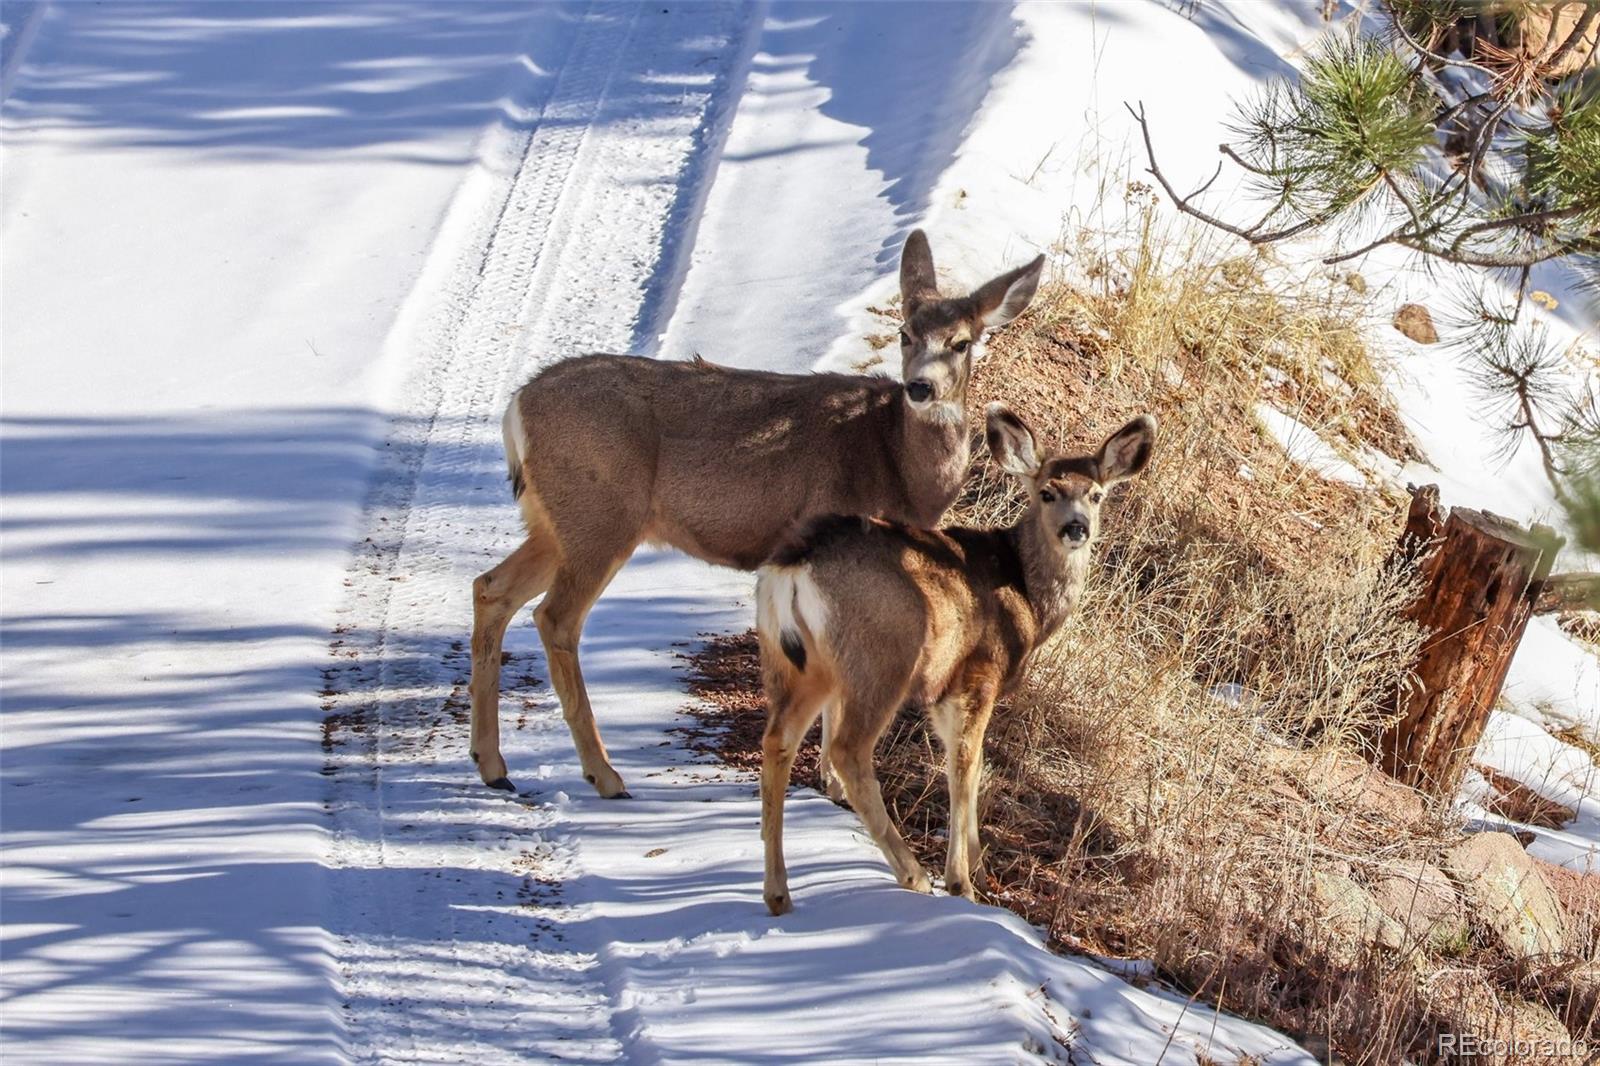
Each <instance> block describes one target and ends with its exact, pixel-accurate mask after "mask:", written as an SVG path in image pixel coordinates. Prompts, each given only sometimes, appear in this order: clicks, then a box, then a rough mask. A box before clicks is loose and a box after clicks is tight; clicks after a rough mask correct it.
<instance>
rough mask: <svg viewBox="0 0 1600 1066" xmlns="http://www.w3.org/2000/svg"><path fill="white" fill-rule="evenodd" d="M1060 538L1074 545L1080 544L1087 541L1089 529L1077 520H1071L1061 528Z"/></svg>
mask: <svg viewBox="0 0 1600 1066" xmlns="http://www.w3.org/2000/svg"><path fill="white" fill-rule="evenodd" d="M1061 536H1062V537H1063V538H1064V539H1066V540H1070V541H1072V543H1074V544H1082V543H1083V542H1084V541H1086V540H1088V539H1089V527H1088V526H1086V525H1084V524H1083V523H1082V522H1079V521H1078V520H1077V519H1073V520H1072V521H1071V522H1068V523H1067V524H1066V525H1064V526H1062V527H1061Z"/></svg>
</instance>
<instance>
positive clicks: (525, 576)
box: [469, 536, 557, 792]
mask: <svg viewBox="0 0 1600 1066" xmlns="http://www.w3.org/2000/svg"><path fill="white" fill-rule="evenodd" d="M556 558H557V555H556V552H555V550H554V545H553V544H551V543H550V542H549V540H548V538H546V537H543V536H529V537H528V539H527V540H525V541H523V542H522V544H521V545H520V546H519V547H518V548H517V550H516V551H514V552H512V553H511V554H510V555H508V556H506V558H505V560H504V561H503V562H502V563H501V564H500V565H499V566H496V567H495V568H494V569H493V570H489V571H487V572H485V573H482V574H479V575H478V577H477V579H476V580H474V581H473V582H472V684H471V686H470V691H471V694H472V742H471V748H470V749H469V750H470V751H471V754H472V761H473V762H474V763H476V764H477V765H478V773H479V775H480V776H482V778H483V782H484V784H486V785H488V786H489V787H490V788H500V789H505V790H506V791H507V792H511V791H515V789H514V786H513V785H512V784H511V781H510V779H509V778H508V777H507V776H506V761H505V759H504V757H502V756H501V754H500V645H501V642H502V641H503V640H504V639H505V633H506V626H507V625H508V624H509V623H510V621H511V619H512V618H513V617H515V616H516V613H517V612H518V611H520V610H522V607H523V605H524V604H525V603H527V602H528V601H529V600H531V599H533V598H534V597H535V596H537V595H539V594H540V593H541V592H543V591H544V590H545V589H546V588H547V587H549V584H550V578H551V577H552V576H553V575H554V573H555V568H556Z"/></svg>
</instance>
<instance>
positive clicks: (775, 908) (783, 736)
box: [761, 684, 826, 917]
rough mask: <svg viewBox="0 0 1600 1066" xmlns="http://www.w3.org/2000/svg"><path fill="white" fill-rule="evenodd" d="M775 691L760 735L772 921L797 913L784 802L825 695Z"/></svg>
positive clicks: (773, 688)
mask: <svg viewBox="0 0 1600 1066" xmlns="http://www.w3.org/2000/svg"><path fill="white" fill-rule="evenodd" d="M768 688H769V690H770V691H771V692H772V697H771V704H770V706H771V709H770V710H769V711H768V714H767V729H766V732H765V733H764V734H763V735H762V737H761V839H762V840H763V841H764V842H765V844H766V872H765V884H764V885H763V886H762V896H763V898H765V899H766V901H767V910H769V911H771V912H772V914H773V917H777V916H778V915H780V914H787V913H788V912H789V911H791V910H793V909H794V897H792V896H791V895H790V894H789V870H788V868H787V867H786V866H785V865H784V862H783V802H784V797H785V795H786V793H787V792H788V789H789V776H790V774H791V773H793V771H794V759H795V755H796V754H797V753H798V752H799V750H800V741H801V740H802V739H803V738H804V737H805V735H806V733H807V732H808V731H809V730H810V729H811V723H812V722H814V721H816V718H817V712H818V711H820V710H821V709H822V706H823V701H824V698H825V696H826V693H824V692H820V691H818V690H817V686H812V687H811V690H810V691H806V690H803V689H802V690H800V691H795V690H792V689H789V688H788V686H787V685H771V684H769V686H768Z"/></svg>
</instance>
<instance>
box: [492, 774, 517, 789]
mask: <svg viewBox="0 0 1600 1066" xmlns="http://www.w3.org/2000/svg"><path fill="white" fill-rule="evenodd" d="M487 784H488V786H489V787H490V788H497V789H499V790H500V791H501V792H515V791H516V790H517V786H516V785H513V784H512V783H511V778H509V777H497V778H495V779H494V780H493V781H490V782H487Z"/></svg>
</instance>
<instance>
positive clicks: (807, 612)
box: [756, 565, 828, 645]
mask: <svg viewBox="0 0 1600 1066" xmlns="http://www.w3.org/2000/svg"><path fill="white" fill-rule="evenodd" d="M756 628H757V629H758V630H760V632H761V635H762V636H763V637H766V638H767V639H768V640H769V641H772V642H773V643H777V642H778V641H779V640H780V639H781V637H782V635H783V634H784V633H789V634H792V635H794V636H796V637H799V638H801V640H802V641H803V642H804V643H807V644H812V645H816V644H818V643H821V641H822V638H823V636H824V634H826V633H827V630H828V605H827V602H826V601H824V600H823V598H822V590H821V589H820V588H818V587H817V583H816V581H815V580H813V579H812V577H811V568H810V567H808V566H805V565H801V566H782V567H780V566H763V567H762V568H761V572H760V574H759V576H757V578H756ZM808 638H809V639H808Z"/></svg>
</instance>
